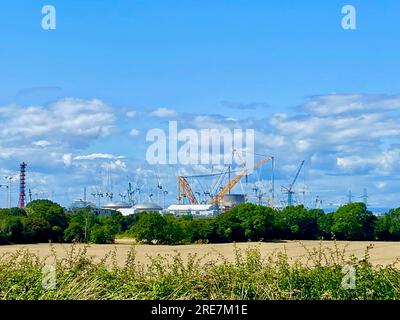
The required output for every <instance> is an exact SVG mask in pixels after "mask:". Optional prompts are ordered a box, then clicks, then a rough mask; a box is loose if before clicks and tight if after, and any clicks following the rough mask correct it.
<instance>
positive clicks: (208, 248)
mask: <svg viewBox="0 0 400 320" xmlns="http://www.w3.org/2000/svg"><path fill="white" fill-rule="evenodd" d="M369 244H372V245H373V248H372V249H371V250H370V261H371V262H372V263H373V264H374V265H379V264H381V265H387V264H389V263H391V262H393V261H394V260H396V259H397V258H400V242H362V241H337V242H336V245H337V246H338V247H339V248H340V249H343V248H346V255H347V256H349V255H355V256H356V257H358V258H362V257H363V256H364V253H365V249H366V247H367V246H368V245H369ZM132 245H133V242H132V240H130V239H117V241H116V243H115V244H110V245H107V244H92V245H89V246H88V247H87V252H88V255H90V256H92V257H93V258H94V259H95V260H98V259H100V258H102V257H104V256H105V255H106V254H107V253H108V252H110V251H113V250H115V252H116V258H117V261H118V263H120V264H123V263H124V261H125V258H126V256H127V253H128V251H129V250H130V248H131V247H132ZM52 246H53V248H54V249H55V251H56V253H57V255H58V256H59V257H66V255H67V251H68V250H71V246H72V245H71V244H53V245H52ZM76 246H77V248H83V247H84V245H76ZM236 246H237V247H238V248H241V249H245V248H248V247H259V248H260V249H261V252H262V255H263V256H267V255H269V254H271V253H273V252H278V251H286V253H287V255H288V257H289V258H290V259H291V260H298V259H299V260H302V261H304V260H305V257H306V256H307V250H312V249H313V248H319V247H320V246H322V247H330V248H334V246H335V242H333V241H282V242H274V243H271V242H269V243H258V242H257V243H255V242H252V243H251V242H248V243H237V244H236ZM134 247H135V251H136V257H137V259H138V261H140V262H141V263H147V262H148V261H149V260H148V256H149V255H150V256H156V255H157V254H161V255H163V256H167V257H169V256H171V255H174V254H175V253H176V252H179V253H181V254H182V257H184V258H185V257H187V255H188V254H190V253H192V254H193V253H196V254H197V256H198V257H203V256H204V260H203V261H204V262H210V261H217V260H219V261H221V260H222V259H227V260H229V261H233V260H234V259H235V255H234V244H231V243H230V244H193V245H180V246H165V245H138V244H136V245H134ZM19 249H28V250H29V251H30V252H32V253H37V254H39V256H41V257H46V256H49V255H50V254H51V246H50V244H42V243H40V244H28V245H3V246H0V256H1V255H3V254H4V253H6V252H15V251H16V250H19ZM222 257H223V258H222Z"/></svg>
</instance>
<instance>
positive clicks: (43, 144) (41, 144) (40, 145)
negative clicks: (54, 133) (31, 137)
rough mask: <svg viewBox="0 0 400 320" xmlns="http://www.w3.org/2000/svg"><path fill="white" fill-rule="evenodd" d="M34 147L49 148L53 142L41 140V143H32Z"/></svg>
mask: <svg viewBox="0 0 400 320" xmlns="http://www.w3.org/2000/svg"><path fill="white" fill-rule="evenodd" d="M32 144H33V145H34V146H38V147H43V148H44V147H47V146H49V145H51V142H49V141H47V140H39V141H34V142H33V143H32Z"/></svg>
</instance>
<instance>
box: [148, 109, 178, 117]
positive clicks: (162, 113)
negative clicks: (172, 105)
mask: <svg viewBox="0 0 400 320" xmlns="http://www.w3.org/2000/svg"><path fill="white" fill-rule="evenodd" d="M151 115H152V116H154V117H159V118H175V117H177V116H178V113H177V112H176V111H175V110H172V109H168V108H157V109H156V110H154V111H153V112H152V113H151Z"/></svg>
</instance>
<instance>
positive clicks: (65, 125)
mask: <svg viewBox="0 0 400 320" xmlns="http://www.w3.org/2000/svg"><path fill="white" fill-rule="evenodd" d="M114 121H115V117H114V115H113V113H112V112H111V109H110V108H109V106H107V105H106V104H105V103H104V102H102V101H101V100H97V99H93V100H81V99H73V98H67V99H62V100H60V101H57V102H55V103H52V104H50V105H48V106H28V107H22V106H2V107H0V122H1V123H7V125H6V126H2V127H1V129H0V134H1V135H2V136H4V137H7V138H6V139H7V140H21V141H25V142H27V141H29V140H32V139H34V140H37V139H38V138H39V139H40V138H43V139H40V140H46V141H49V140H50V142H56V143H67V144H68V143H70V144H79V145H84V144H86V143H87V142H89V141H90V140H93V139H97V138H99V137H105V136H107V135H109V134H110V133H111V131H112V129H113V128H114Z"/></svg>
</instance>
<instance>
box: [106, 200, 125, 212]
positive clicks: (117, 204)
mask: <svg viewBox="0 0 400 320" xmlns="http://www.w3.org/2000/svg"><path fill="white" fill-rule="evenodd" d="M131 207H132V206H131V205H130V204H129V203H126V202H122V201H116V202H109V203H106V204H105V205H103V206H102V207H101V208H102V209H106V210H118V209H123V208H131Z"/></svg>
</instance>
